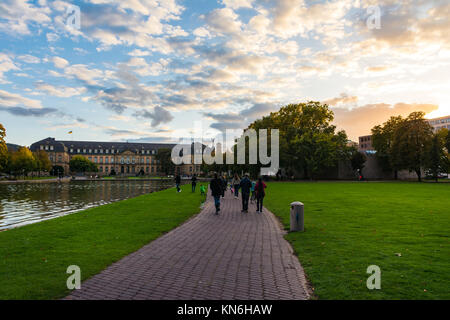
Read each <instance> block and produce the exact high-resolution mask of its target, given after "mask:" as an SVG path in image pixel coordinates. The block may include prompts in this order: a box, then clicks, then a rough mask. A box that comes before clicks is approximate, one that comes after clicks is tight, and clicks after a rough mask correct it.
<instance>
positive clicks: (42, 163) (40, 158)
mask: <svg viewBox="0 0 450 320" xmlns="http://www.w3.org/2000/svg"><path fill="white" fill-rule="evenodd" d="M33 156H34V159H35V164H36V170H37V171H38V172H39V174H40V173H41V171H50V170H51V169H52V163H51V161H50V159H49V158H48V154H47V152H45V151H44V150H38V151H36V152H34V154H33Z"/></svg>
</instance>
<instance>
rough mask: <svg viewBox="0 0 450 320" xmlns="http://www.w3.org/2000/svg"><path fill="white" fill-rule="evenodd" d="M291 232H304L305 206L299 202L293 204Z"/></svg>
mask: <svg viewBox="0 0 450 320" xmlns="http://www.w3.org/2000/svg"><path fill="white" fill-rule="evenodd" d="M291 231H302V232H303V231H304V205H303V203H301V202H298V201H296V202H292V203H291Z"/></svg>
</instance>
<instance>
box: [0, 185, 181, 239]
mask: <svg viewBox="0 0 450 320" xmlns="http://www.w3.org/2000/svg"><path fill="white" fill-rule="evenodd" d="M172 186H174V183H173V181H170V180H168V181H167V180H161V181H139V180H129V181H119V180H118V181H71V182H63V183H58V182H54V183H53V182H52V183H18V184H0V231H2V230H6V229H10V228H15V227H19V226H22V225H25V224H29V223H34V222H38V221H42V220H47V219H51V218H55V217H60V216H63V215H66V214H70V213H74V212H77V211H80V210H84V209H87V208H91V207H96V206H99V205H103V204H107V203H111V202H114V201H119V200H124V199H127V198H132V197H136V196H139V195H142V194H145V193H150V192H154V191H159V190H163V189H166V188H170V187H172Z"/></svg>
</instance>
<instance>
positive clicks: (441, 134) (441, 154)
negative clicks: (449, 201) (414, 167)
mask: <svg viewBox="0 0 450 320" xmlns="http://www.w3.org/2000/svg"><path fill="white" fill-rule="evenodd" d="M447 135H448V132H447V130H446V129H445V130H440V131H438V132H436V133H434V134H433V137H432V139H431V143H430V145H429V150H428V152H427V158H426V168H427V169H429V170H430V173H431V174H432V176H433V178H434V179H435V181H436V182H438V176H439V173H441V172H448V169H449V159H448V154H447V153H446V152H445V143H446V138H447Z"/></svg>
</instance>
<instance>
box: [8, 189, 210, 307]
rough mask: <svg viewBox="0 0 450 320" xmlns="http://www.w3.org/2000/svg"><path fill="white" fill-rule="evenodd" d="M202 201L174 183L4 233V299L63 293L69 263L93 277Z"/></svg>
mask: <svg viewBox="0 0 450 320" xmlns="http://www.w3.org/2000/svg"><path fill="white" fill-rule="evenodd" d="M183 188H186V190H188V189H189V188H190V186H189V185H187V186H184V187H183ZM202 201H204V197H203V196H200V195H199V193H191V192H182V193H176V192H175V190H174V189H173V188H172V189H168V190H164V191H160V192H155V193H151V194H147V195H143V196H140V197H137V198H133V199H129V200H124V201H120V202H116V203H112V204H108V205H104V206H101V207H97V208H92V209H89V210H85V211H82V212H79V213H75V214H71V215H67V216H64V217H61V218H57V219H53V220H48V221H44V222H40V223H35V224H31V225H27V226H23V227H20V228H17V229H12V230H8V231H4V232H0V299H54V298H61V297H64V296H65V295H66V294H68V292H69V291H68V289H67V288H66V280H67V277H68V276H69V275H68V274H66V270H67V267H68V266H69V265H78V266H79V267H80V268H81V275H82V279H86V278H89V277H90V276H92V275H94V274H96V273H98V272H100V271H101V270H103V269H104V268H105V267H107V266H108V265H110V264H112V263H113V262H115V261H118V260H119V259H120V258H122V257H124V256H125V255H127V254H129V253H131V252H134V251H136V250H138V249H139V248H141V247H142V246H143V245H145V244H147V243H148V242H150V241H152V240H154V239H156V238H158V237H159V236H160V235H161V234H163V233H164V232H167V231H169V230H171V229H173V228H175V227H176V226H178V225H179V224H180V223H182V222H183V221H185V220H186V219H187V218H189V217H190V216H192V215H193V214H195V213H197V212H199V208H200V204H201V202H202Z"/></svg>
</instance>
